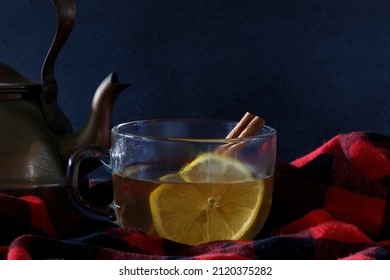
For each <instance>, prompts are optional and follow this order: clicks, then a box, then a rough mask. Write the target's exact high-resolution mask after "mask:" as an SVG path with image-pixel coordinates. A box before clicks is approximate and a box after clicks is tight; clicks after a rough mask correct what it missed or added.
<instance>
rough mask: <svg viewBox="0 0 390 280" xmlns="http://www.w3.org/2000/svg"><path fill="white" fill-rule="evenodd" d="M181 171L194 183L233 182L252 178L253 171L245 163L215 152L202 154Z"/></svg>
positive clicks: (186, 178)
mask: <svg viewBox="0 0 390 280" xmlns="http://www.w3.org/2000/svg"><path fill="white" fill-rule="evenodd" d="M179 173H180V175H181V176H182V178H183V179H185V180H186V181H187V182H192V183H197V182H202V183H212V182H218V183H225V182H227V183H232V182H238V181H247V180H252V173H251V171H250V170H249V168H248V167H247V166H246V165H245V164H243V163H241V162H240V161H238V160H235V159H233V158H231V157H227V156H223V155H219V154H215V153H205V154H201V155H200V156H198V157H197V158H196V159H195V160H194V161H192V162H191V163H189V164H188V165H186V166H185V167H184V168H182V169H181V170H180V172H179Z"/></svg>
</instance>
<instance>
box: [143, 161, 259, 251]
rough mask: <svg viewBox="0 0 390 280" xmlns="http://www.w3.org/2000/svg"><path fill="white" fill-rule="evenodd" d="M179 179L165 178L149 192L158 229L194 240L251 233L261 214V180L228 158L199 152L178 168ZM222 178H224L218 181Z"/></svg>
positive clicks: (191, 242) (177, 238)
mask: <svg viewBox="0 0 390 280" xmlns="http://www.w3.org/2000/svg"><path fill="white" fill-rule="evenodd" d="M180 174H181V176H182V177H183V178H185V182H183V183H173V184H170V183H164V184H162V185H160V186H159V187H157V188H156V189H155V190H154V191H153V192H152V193H151V195H150V206H151V212H152V217H153V222H154V226H155V230H156V232H157V234H158V235H159V236H161V237H163V238H166V239H170V240H174V241H177V242H180V243H184V244H189V245H196V244H200V243H204V242H209V241H215V240H236V239H243V238H246V237H247V236H248V235H251V234H252V232H253V229H254V228H255V225H256V222H257V220H258V216H259V210H260V206H261V204H262V197H263V191H264V182H263V181H262V180H255V179H253V178H252V176H251V173H250V171H249V170H248V169H247V168H246V166H245V165H243V164H242V163H240V162H239V161H236V160H234V159H231V158H225V157H224V156H220V155H215V154H207V155H201V156H199V157H198V158H197V159H195V160H194V161H193V162H191V163H190V164H189V165H187V166H186V167H184V168H183V169H182V171H181V172H180ZM220 182H223V183H220Z"/></svg>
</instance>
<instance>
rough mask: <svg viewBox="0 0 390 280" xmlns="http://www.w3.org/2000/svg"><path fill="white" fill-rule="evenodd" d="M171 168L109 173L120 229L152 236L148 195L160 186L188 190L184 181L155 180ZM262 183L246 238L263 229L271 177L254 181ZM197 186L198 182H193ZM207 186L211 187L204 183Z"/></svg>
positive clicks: (139, 167) (270, 196) (136, 168)
mask: <svg viewBox="0 0 390 280" xmlns="http://www.w3.org/2000/svg"><path fill="white" fill-rule="evenodd" d="M170 170H172V168H166V167H164V166H159V167H157V168H156V167H151V166H149V167H148V166H144V165H143V166H138V167H135V166H132V167H131V168H128V169H126V170H125V171H124V172H122V173H123V174H118V173H114V174H113V186H114V203H115V204H116V214H117V219H118V224H120V225H121V226H124V227H136V228H140V229H142V230H143V231H145V232H146V233H148V234H149V235H156V233H155V231H154V226H153V218H152V214H151V210H150V203H149V198H150V194H151V193H152V192H153V190H155V189H156V188H157V187H158V186H160V185H161V184H163V183H164V184H167V183H169V184H175V185H183V187H189V186H190V185H191V183H188V182H177V181H176V182H175V181H172V182H166V181H165V182H161V181H160V180H159V178H161V177H163V176H164V175H166V174H168V173H171V172H170ZM258 181H263V183H262V185H263V186H264V190H263V191H262V192H261V195H262V196H263V198H262V204H261V206H260V210H259V215H258V217H257V218H256V222H255V224H254V225H253V226H252V227H251V232H250V234H249V236H246V238H253V237H254V236H255V235H256V234H257V233H258V232H259V231H260V230H261V228H262V227H263V225H264V223H265V221H266V219H267V217H268V214H269V210H270V208H271V201H272V192H273V176H268V177H266V178H262V179H258ZM196 184H197V185H199V183H196ZM240 184H242V183H229V185H232V186H233V185H237V187H239V186H240ZM205 185H208V186H210V187H212V186H213V184H210V183H207V184H205Z"/></svg>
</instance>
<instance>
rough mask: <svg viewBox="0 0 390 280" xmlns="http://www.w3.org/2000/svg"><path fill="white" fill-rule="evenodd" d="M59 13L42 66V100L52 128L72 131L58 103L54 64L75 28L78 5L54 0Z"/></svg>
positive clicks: (62, 131) (60, 130) (71, 0)
mask: <svg viewBox="0 0 390 280" xmlns="http://www.w3.org/2000/svg"><path fill="white" fill-rule="evenodd" d="M52 3H53V5H54V8H55V10H56V15H57V31H56V34H55V37H54V39H53V42H52V44H51V47H50V49H49V52H48V53H47V55H46V59H45V61H44V63H43V66H42V71H41V80H42V87H43V90H42V102H43V111H44V116H45V119H46V121H47V123H48V125H49V126H50V128H51V129H53V130H55V131H56V132H59V133H66V132H70V131H71V126H70V123H69V120H68V119H67V118H66V116H65V114H64V113H63V112H62V111H61V110H60V108H59V107H58V103H57V82H56V80H55V78H54V64H55V61H56V58H57V56H58V54H59V53H60V51H61V49H62V47H63V46H64V44H65V42H66V40H67V39H68V37H69V34H70V32H71V31H72V29H73V25H74V21H75V18H76V6H75V3H74V1H73V0H52Z"/></svg>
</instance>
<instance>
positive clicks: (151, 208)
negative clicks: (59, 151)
mask: <svg viewBox="0 0 390 280" xmlns="http://www.w3.org/2000/svg"><path fill="white" fill-rule="evenodd" d="M236 124H237V122H232V121H219V120H146V121H134V122H128V123H123V124H119V125H117V126H115V127H113V128H112V131H111V148H110V149H109V150H105V149H102V148H100V147H97V146H91V145H89V146H83V147H81V148H79V149H78V150H77V151H75V152H74V153H73V154H72V155H71V157H70V159H69V163H68V169H67V181H68V192H69V195H70V197H71V200H72V202H73V204H74V205H75V207H76V208H77V209H78V210H79V211H80V212H81V213H83V214H84V215H86V216H88V217H91V218H95V219H100V220H106V221H111V222H113V223H115V224H117V225H119V226H122V227H136V228H140V229H142V230H143V231H145V232H146V233H147V234H149V235H158V236H161V237H163V238H167V239H171V240H173V241H176V242H180V243H184V244H189V245H196V244H200V243H205V242H209V241H214V240H234V239H252V238H254V237H255V235H256V234H257V233H258V232H259V231H260V230H261V228H262V227H263V225H264V223H265V221H266V219H267V217H268V214H269V211H270V207H271V201H272V194H273V177H274V170H275V157H276V131H275V129H273V128H271V127H269V126H263V127H262V128H261V130H260V131H259V132H258V133H257V134H256V135H255V136H251V137H246V138H235V139H226V138H225V137H226V135H228V133H229V132H230V131H231V130H232V129H233V128H234V126H235V125H236ZM88 157H95V158H97V159H99V160H100V161H101V162H102V164H103V165H104V166H105V169H106V170H107V171H108V172H110V173H111V174H112V182H113V193H114V199H113V202H112V203H111V204H109V205H107V206H104V207H101V206H96V205H93V204H91V203H89V202H87V201H86V200H85V199H83V197H82V196H81V195H80V190H79V186H78V169H79V166H80V163H81V162H82V160H83V159H85V158H88Z"/></svg>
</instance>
